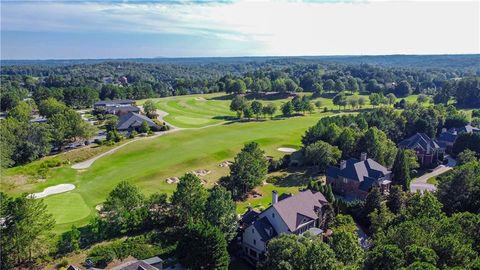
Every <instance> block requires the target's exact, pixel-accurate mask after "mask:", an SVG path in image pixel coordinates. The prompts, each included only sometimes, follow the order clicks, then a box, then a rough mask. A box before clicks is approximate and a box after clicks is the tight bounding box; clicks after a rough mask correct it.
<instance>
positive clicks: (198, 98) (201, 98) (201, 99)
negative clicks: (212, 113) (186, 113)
mask: <svg viewBox="0 0 480 270" xmlns="http://www.w3.org/2000/svg"><path fill="white" fill-rule="evenodd" d="M195 99H196V100H200V101H207V100H206V99H205V98H204V97H196V98H195Z"/></svg>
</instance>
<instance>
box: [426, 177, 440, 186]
mask: <svg viewBox="0 0 480 270" xmlns="http://www.w3.org/2000/svg"><path fill="white" fill-rule="evenodd" d="M427 183H428V184H432V185H435V186H436V185H437V184H438V181H437V177H435V176H434V177H431V178H428V179H427Z"/></svg>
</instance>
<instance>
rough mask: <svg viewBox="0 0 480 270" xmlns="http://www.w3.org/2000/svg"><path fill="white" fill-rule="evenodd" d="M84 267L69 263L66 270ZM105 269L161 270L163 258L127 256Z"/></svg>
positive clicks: (77, 269) (78, 269)
mask: <svg viewBox="0 0 480 270" xmlns="http://www.w3.org/2000/svg"><path fill="white" fill-rule="evenodd" d="M84 269H85V268H83V267H80V266H77V265H69V266H68V268H67V270H84ZM87 269H92V270H93V269H96V270H101V269H100V268H94V267H92V266H91V265H90V266H89V267H87ZM105 269H109V270H163V260H162V259H160V258H159V257H152V258H148V259H145V260H137V259H135V258H133V257H128V258H127V259H125V260H124V261H123V262H112V263H110V264H109V265H107V267H106V268H105Z"/></svg>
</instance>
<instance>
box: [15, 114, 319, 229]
mask: <svg viewBox="0 0 480 270" xmlns="http://www.w3.org/2000/svg"><path fill="white" fill-rule="evenodd" d="M319 118H320V116H319V115H308V116H305V117H294V118H290V119H285V120H271V121H265V122H248V123H232V124H226V125H220V126H215V127H210V128H206V129H198V130H182V131H178V132H175V133H171V134H169V135H166V136H160V137H157V138H154V139H146V140H140V141H137V142H134V143H131V144H129V145H127V146H125V147H123V148H122V149H120V150H118V151H117V152H115V154H112V155H108V156H105V157H103V158H101V159H99V160H97V161H96V162H95V163H94V164H93V165H92V166H91V167H90V168H89V169H87V170H84V171H75V170H74V169H71V168H70V165H63V166H61V167H59V168H54V169H51V170H50V171H49V173H48V175H47V177H46V179H47V180H46V181H45V182H42V183H31V184H25V185H19V186H17V187H14V188H12V189H10V190H8V191H7V192H8V193H10V194H17V195H18V194H20V193H22V192H33V191H40V190H42V189H43V188H45V187H47V186H51V185H56V184H61V183H72V184H74V185H75V186H76V189H75V190H73V191H71V192H68V193H65V194H60V195H52V196H49V197H46V198H45V199H44V200H45V202H46V203H47V204H48V205H49V210H50V212H51V213H52V214H53V215H54V217H55V218H56V220H57V226H56V230H55V231H56V232H61V231H64V230H66V229H68V228H69V227H70V226H71V225H73V224H75V225H77V226H80V225H82V224H85V223H87V222H88V220H89V218H90V217H91V214H92V213H94V212H95V206H96V205H98V204H100V203H102V202H103V201H104V200H105V198H106V197H107V195H108V193H109V192H110V191H111V190H112V188H113V187H114V186H115V185H117V184H118V183H119V182H120V181H122V180H127V181H130V182H132V183H134V184H136V185H137V186H138V187H139V188H140V189H141V190H142V191H143V192H144V193H145V194H151V193H154V192H165V193H168V194H171V193H172V192H173V191H174V190H175V185H172V184H168V183H166V181H165V179H166V178H168V177H172V176H181V175H183V174H184V173H186V172H189V171H192V170H195V169H208V170H211V171H212V174H210V175H208V176H206V177H203V178H204V180H205V181H206V185H207V186H211V185H212V184H213V183H214V182H215V181H216V180H217V179H218V178H219V177H220V176H222V175H226V174H228V169H226V168H220V167H219V166H218V164H219V163H220V162H222V161H224V160H232V159H233V157H234V156H235V154H236V153H237V152H238V151H239V150H240V149H241V147H242V146H243V145H244V144H245V143H247V142H250V141H256V142H258V143H259V144H260V145H261V147H262V148H263V149H264V150H265V151H266V154H267V155H270V156H274V157H280V156H282V155H283V153H281V152H278V151H277V150H276V149H277V148H278V147H281V146H296V147H297V148H299V147H300V145H301V142H300V139H301V136H302V134H303V133H304V132H305V130H306V129H307V128H308V127H310V126H312V125H313V124H315V123H316V122H317V121H318V119H319ZM17 170H18V169H17ZM279 191H282V190H279ZM62 202H63V203H62ZM72 204H75V207H72ZM85 208H86V209H88V210H89V213H90V214H88V215H86V213H87V211H86V210H85ZM65 213H68V215H66V214H65Z"/></svg>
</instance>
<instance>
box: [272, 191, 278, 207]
mask: <svg viewBox="0 0 480 270" xmlns="http://www.w3.org/2000/svg"><path fill="white" fill-rule="evenodd" d="M277 202H278V192H277V191H276V190H272V204H276V203H277Z"/></svg>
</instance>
